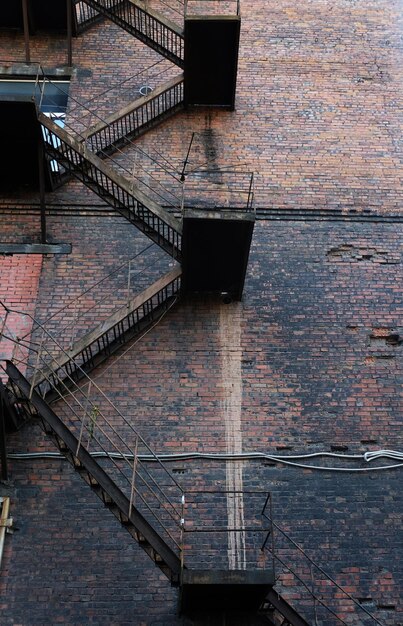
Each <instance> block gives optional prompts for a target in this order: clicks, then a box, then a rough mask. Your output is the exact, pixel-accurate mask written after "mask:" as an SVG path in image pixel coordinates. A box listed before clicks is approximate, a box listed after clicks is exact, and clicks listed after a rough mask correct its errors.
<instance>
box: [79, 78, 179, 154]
mask: <svg viewBox="0 0 403 626" xmlns="http://www.w3.org/2000/svg"><path fill="white" fill-rule="evenodd" d="M183 87H184V81H183V76H178V77H177V78H175V79H173V80H171V81H169V82H168V83H166V84H164V85H161V87H159V88H158V89H157V90H156V92H155V93H152V92H151V94H150V95H148V96H145V97H144V98H141V99H139V100H137V101H135V102H134V103H133V104H132V105H130V106H129V107H126V109H124V110H122V111H120V112H119V113H118V114H116V115H113V116H111V117H110V118H109V119H108V120H107V121H106V123H102V122H101V123H99V124H97V125H96V126H95V127H93V128H92V129H91V128H90V129H88V130H87V131H86V132H85V135H86V137H87V141H86V143H87V145H88V146H89V147H90V148H91V150H93V151H94V152H97V153H99V152H101V153H103V154H105V153H106V152H109V151H110V150H112V151H114V150H115V149H116V147H118V146H119V147H120V146H124V145H127V144H128V143H129V141H128V140H131V139H133V138H135V137H137V136H138V135H140V134H141V133H143V132H144V131H146V130H148V129H149V128H151V127H152V126H153V125H154V124H155V123H158V122H159V121H160V120H161V119H163V118H165V117H166V116H167V115H168V114H172V113H174V112H175V111H177V110H179V109H180V108H182V107H183V104H184V95H183V91H184V89H183Z"/></svg>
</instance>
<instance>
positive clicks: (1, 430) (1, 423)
mask: <svg viewBox="0 0 403 626" xmlns="http://www.w3.org/2000/svg"><path fill="white" fill-rule="evenodd" d="M5 421H6V407H5V404H4V401H3V396H2V395H0V456H1V480H8V470H7V449H6V424H5Z"/></svg>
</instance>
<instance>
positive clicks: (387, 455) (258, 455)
mask: <svg viewBox="0 0 403 626" xmlns="http://www.w3.org/2000/svg"><path fill="white" fill-rule="evenodd" d="M92 456H93V457H94V458H104V457H106V456H111V457H113V458H114V459H119V458H123V455H121V454H119V453H110V455H107V454H106V453H104V452H94V453H92ZM316 457H331V458H337V459H341V460H348V459H354V460H355V461H366V462H367V463H370V462H371V461H375V460H379V459H393V460H394V461H401V463H396V464H394V465H380V466H378V467H362V468H354V467H331V466H329V467H326V466H318V465H309V464H308V463H298V462H296V461H297V460H298V459H311V458H316ZM8 458H9V459H13V460H28V459H59V458H64V457H63V455H62V454H61V453H60V452H23V453H10V454H8ZM125 458H128V455H125ZM138 458H139V459H140V460H141V461H150V462H152V461H157V460H158V461H192V460H195V459H201V460H210V461H240V460H241V461H242V460H243V461H250V460H259V459H260V460H269V461H274V462H276V463H280V464H284V465H291V466H295V467H300V468H303V469H312V470H322V471H327V472H370V471H372V472H374V471H379V470H385V469H395V468H398V467H403V452H398V451H396V450H374V451H370V452H365V453H364V454H337V453H335V452H313V453H310V454H297V455H274V454H266V453H264V452H242V453H238V454H205V453H203V452H182V453H177V454H175V453H173V454H157V455H156V456H155V457H154V456H151V455H147V454H143V455H138Z"/></svg>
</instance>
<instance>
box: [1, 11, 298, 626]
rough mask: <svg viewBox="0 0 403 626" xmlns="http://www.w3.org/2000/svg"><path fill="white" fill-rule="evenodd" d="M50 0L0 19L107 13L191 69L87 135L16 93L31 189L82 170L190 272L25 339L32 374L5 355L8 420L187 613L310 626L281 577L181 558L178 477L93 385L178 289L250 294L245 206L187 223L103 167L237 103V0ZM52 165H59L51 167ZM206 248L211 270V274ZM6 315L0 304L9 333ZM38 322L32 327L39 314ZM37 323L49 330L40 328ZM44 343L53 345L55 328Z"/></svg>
mask: <svg viewBox="0 0 403 626" xmlns="http://www.w3.org/2000/svg"><path fill="white" fill-rule="evenodd" d="M49 2H50V0H49ZM9 4H10V3H8V5H7V6H9ZM42 4H43V5H46V2H44V3H42ZM50 4H51V6H50V5H49V7H48V11H47V12H46V11H45V12H44V13H43V12H41V11H40V10H39V9H38V3H35V2H34V0H22V4H21V10H20V9H19V8H18V7H17V8H16V10H15V11H12V10H11V9H8V8H7V9H6V8H5V7H3V8H2V9H0V25H1V24H2V25H9V26H11V27H13V28H14V27H15V26H16V25H17V26H20V27H21V28H23V29H24V32H25V34H26V43H27V37H28V36H29V32H32V31H33V29H34V28H35V27H36V25H38V26H39V27H43V26H44V24H45V26H46V24H47V25H48V26H49V22H50V23H51V26H52V27H55V28H60V26H62V27H63V28H66V29H67V32H68V33H70V35H71V33H72V32H73V31H74V33H75V34H78V33H79V32H81V31H83V30H84V29H85V28H86V27H89V26H91V24H93V23H94V22H96V21H97V20H99V19H100V18H101V17H105V18H108V19H110V20H111V21H113V22H114V23H115V24H117V25H118V26H120V27H121V28H123V29H124V30H126V31H127V32H129V33H130V34H131V35H133V36H135V37H136V38H138V39H139V40H140V41H142V42H143V43H145V44H146V45H148V46H150V47H151V48H152V49H153V50H155V51H157V52H158V53H159V54H161V55H162V56H163V57H165V58H166V59H168V60H169V61H171V62H173V63H174V64H176V65H177V66H179V67H180V68H182V69H184V77H183V76H179V77H177V78H175V79H173V80H171V81H169V82H168V83H166V84H164V85H162V86H161V88H160V89H159V90H157V91H156V92H154V93H152V94H149V95H145V96H144V97H143V98H141V99H139V101H137V102H135V103H134V104H133V105H130V106H128V107H126V108H125V109H122V110H121V111H119V112H118V113H116V114H115V115H113V116H111V117H110V118H108V119H107V120H101V121H100V122H99V123H97V124H96V125H95V126H93V127H91V128H89V129H87V132H86V134H85V137H78V136H75V135H74V134H73V133H71V132H68V131H67V130H66V129H62V128H60V127H59V126H58V125H57V124H56V123H55V122H54V121H52V119H50V118H49V117H47V116H45V115H44V114H43V113H42V112H40V111H39V110H38V107H37V105H36V103H35V101H31V100H26V99H25V100H24V99H22V100H21V101H20V102H19V103H18V106H19V112H18V115H19V117H20V119H23V120H25V126H24V124H23V125H22V127H24V128H25V129H26V128H29V129H30V133H29V136H28V138H27V136H26V133H25V132H23V133H21V136H20V137H19V138H18V140H19V141H20V144H21V145H20V148H19V150H18V152H19V153H20V154H21V152H24V147H23V144H24V142H25V148H26V155H27V158H26V161H25V163H24V164H23V168H26V170H27V171H28V170H30V171H32V170H33V169H34V170H35V172H37V174H36V175H35V176H34V177H33V178H31V179H27V185H28V186H31V187H32V186H33V187H34V188H37V187H38V184H39V188H40V193H41V196H43V195H44V190H45V187H48V188H52V187H54V186H55V185H57V184H59V183H61V182H63V180H61V179H60V177H61V174H62V178H63V177H64V179H66V178H67V177H68V176H74V177H75V178H77V179H79V180H80V181H81V182H82V183H83V184H84V185H86V186H87V187H88V188H89V189H91V190H92V191H93V192H94V193H95V194H97V195H98V196H99V197H100V198H102V199H103V200H104V201H105V202H106V203H107V204H109V205H110V206H111V207H112V208H113V209H114V210H116V211H117V212H118V213H119V214H120V215H122V216H123V217H124V218H126V219H127V220H128V221H129V222H130V223H131V224H133V225H134V226H136V227H137V228H138V229H139V230H140V231H141V232H142V233H143V234H145V235H146V236H147V237H149V238H150V239H151V240H152V241H153V242H155V243H156V244H157V245H158V246H160V247H161V248H162V249H163V250H164V251H165V252H166V253H168V254H169V255H170V256H171V257H172V258H173V259H175V260H176V261H178V262H182V264H183V281H182V283H181V275H182V270H181V268H180V267H177V268H175V269H174V270H173V271H172V272H170V273H169V274H167V275H166V276H164V277H163V278H161V279H160V280H158V281H157V282H156V283H155V284H154V285H152V287H150V288H149V289H148V290H146V291H145V292H143V293H142V294H139V295H138V296H136V297H135V298H134V299H133V300H132V301H131V302H130V303H129V305H128V306H125V307H123V308H121V309H119V310H118V311H115V312H114V314H113V315H112V316H110V317H109V318H108V319H107V320H106V321H105V322H103V323H102V324H101V325H100V326H99V327H98V328H96V329H95V330H93V331H91V332H89V333H88V334H87V335H85V336H84V337H83V338H81V340H80V341H79V342H77V343H76V344H75V345H73V346H72V347H71V349H70V350H68V351H66V350H63V349H61V350H60V351H59V353H58V354H56V355H55V353H54V351H53V352H52V351H48V353H47V358H45V359H44V357H43V355H44V351H45V352H46V350H47V348H46V346H44V345H42V343H41V345H40V347H39V349H38V347H37V348H36V349H35V350H33V348H32V346H30V345H29V342H28V343H27V344H23V345H20V346H19V347H20V349H21V350H22V352H23V353H24V351H25V356H24V357H21V358H20V359H16V362H18V363H21V364H22V365H23V366H24V367H26V368H27V372H28V375H25V374H23V372H22V371H21V369H20V368H19V367H17V366H16V362H12V361H10V360H8V361H6V363H5V366H4V367H3V370H4V372H5V373H6V375H7V377H8V385H7V388H5V387H4V386H3V385H1V388H0V392H1V415H2V424H5V425H6V426H7V428H8V429H9V430H13V429H17V428H19V427H20V426H21V425H22V424H24V423H25V422H26V421H27V420H28V419H30V418H31V417H32V416H35V417H36V418H39V420H40V422H41V424H42V426H43V429H44V431H45V433H46V434H47V435H48V436H49V437H50V438H51V440H52V441H53V442H54V443H55V445H56V446H57V447H58V449H59V450H60V452H61V453H62V454H63V455H64V457H65V458H66V459H67V460H68V461H69V462H70V463H71V465H72V466H73V467H74V469H75V471H77V472H78V474H79V475H80V476H81V478H82V479H83V480H84V481H85V482H86V483H87V484H88V485H89V486H90V487H91V489H92V490H93V491H94V492H95V493H96V494H97V495H98V497H99V498H100V499H101V500H102V501H103V503H104V504H105V506H106V507H107V508H108V509H109V510H110V511H111V512H112V513H113V514H114V515H115V517H116V518H117V519H118V520H119V521H120V523H121V524H122V525H123V526H124V527H125V528H126V529H127V530H128V532H129V533H130V535H131V536H132V537H133V538H134V539H135V540H136V541H137V543H138V544H139V545H140V547H142V548H143V549H144V550H145V551H146V553H147V554H148V555H149V556H150V557H151V559H152V560H153V562H154V563H155V564H156V565H157V566H158V567H159V568H160V569H161V570H162V571H163V572H164V573H165V574H166V576H167V577H168V579H169V580H170V582H171V583H172V584H173V585H175V586H180V587H181V606H182V610H183V611H184V612H186V611H188V610H190V606H191V607H192V608H193V609H206V608H207V609H208V608H209V607H208V602H209V600H208V598H209V597H213V598H215V600H214V603H213V605H212V606H211V607H210V608H211V609H212V610H227V609H229V608H231V607H233V606H234V603H236V602H238V603H239V602H240V598H242V600H241V601H242V608H243V609H244V610H249V611H251V610H255V611H256V610H258V609H259V607H261V605H262V603H263V602H265V603H266V606H267V607H268V610H269V613H270V612H271V613H270V615H274V613H276V614H277V615H280V616H282V617H281V619H282V620H283V621H282V622H281V623H282V624H284V625H286V624H289V625H291V626H307V622H306V621H305V620H304V619H303V618H302V617H301V616H299V615H298V614H297V612H296V611H294V610H293V609H292V608H291V607H290V606H289V605H288V604H287V602H286V601H285V600H284V599H282V598H281V597H280V596H279V595H278V594H277V593H275V592H274V591H273V585H274V582H275V581H274V575H273V571H272V569H271V568H268V569H261V570H259V569H245V570H237V571H228V570H225V569H224V570H212V571H205V570H195V569H193V568H192V567H189V566H191V565H192V563H191V562H190V563H189V562H186V560H185V554H184V532H185V529H184V505H185V498H184V494H183V492H182V490H181V487H180V485H179V484H178V483H177V482H176V481H175V479H173V478H172V476H171V475H169V472H167V470H166V468H165V467H164V466H163V465H162V464H161V463H160V462H159V459H158V458H157V457H156V456H155V455H154V453H153V452H152V451H151V450H150V448H149V447H148V446H147V444H146V442H144V440H142V438H141V437H140V436H139V434H138V433H137V432H135V431H134V430H133V427H132V426H131V425H130V424H129V423H128V421H127V419H125V418H124V416H122V414H121V413H120V412H119V411H118V410H117V409H116V408H115V407H113V410H114V411H117V413H118V415H119V418H120V419H121V421H122V424H123V425H124V429H128V431H127V432H129V431H130V434H131V437H132V440H133V441H134V444H132V445H131V446H129V445H128V444H127V441H125V432H124V429H123V431H122V433H120V432H118V431H117V430H116V428H115V427H114V425H113V421H111V420H109V419H108V417H107V416H105V415H103V414H102V412H101V411H100V409H99V405H98V402H99V401H100V399H103V400H105V398H106V396H105V395H104V394H103V392H102V391H101V390H100V389H99V388H98V387H96V389H94V384H93V382H92V379H91V378H90V377H89V373H90V372H91V371H92V370H93V369H94V368H95V367H97V366H98V365H99V364H101V363H102V362H104V361H105V360H106V359H107V358H108V357H109V356H110V355H111V354H112V353H114V352H115V351H116V350H117V349H119V348H120V347H121V346H122V345H123V344H124V343H125V342H127V341H130V340H132V339H133V338H134V337H136V336H141V334H142V333H143V332H144V331H145V330H146V329H148V328H150V327H151V325H152V324H153V323H154V322H155V321H156V320H157V319H159V317H161V315H162V314H163V313H164V312H165V311H166V310H167V309H168V308H170V306H171V304H172V303H173V302H175V301H176V299H177V298H178V296H179V294H180V291H191V292H194V291H196V292H214V293H221V294H225V295H226V296H227V297H230V298H234V299H240V298H241V296H242V289H243V283H244V278H245V273H246V266H247V260H248V254H249V247H250V243H251V237H252V232H253V225H254V217H253V214H252V213H251V212H250V211H249V210H245V212H242V211H241V212H239V211H238V212H235V211H234V212H231V210H229V211H228V212H227V213H223V212H221V211H219V210H218V209H217V210H213V211H207V212H204V213H203V212H202V211H200V210H192V208H191V207H186V210H185V207H183V209H184V210H183V215H182V219H181V220H179V219H178V218H176V217H174V216H173V215H172V214H171V213H169V212H168V211H167V210H166V209H165V208H164V207H163V206H161V205H160V204H158V203H157V202H156V201H155V200H153V199H152V198H151V197H149V196H148V195H146V194H145V193H144V192H142V191H141V190H140V189H139V188H137V187H136V186H134V185H133V183H132V182H131V181H129V180H128V179H127V178H126V177H125V176H124V175H122V174H121V173H119V172H117V171H116V170H115V169H114V168H113V167H112V166H111V165H110V164H109V163H107V162H105V158H107V157H108V156H109V155H110V154H111V153H112V152H113V151H114V150H116V149H117V148H121V147H124V146H125V145H126V144H127V143H128V141H130V140H132V139H133V138H135V137H137V136H138V135H139V134H141V133H142V132H145V131H146V130H147V129H148V128H150V127H151V126H153V125H155V124H156V123H159V122H160V121H162V120H164V119H165V118H166V116H167V115H169V114H172V113H173V112H176V111H177V110H179V109H180V108H182V107H183V106H198V105H202V106H220V107H225V108H228V109H233V108H234V103H235V86H236V73H237V60H238V46H239V32H240V14H239V3H238V2H237V3H236V10H235V12H234V14H233V15H230V16H219V15H218V16H217V15H215V16H211V15H192V14H191V13H190V12H189V10H188V2H186V3H185V10H184V28H181V27H179V26H177V25H176V24H174V23H172V22H171V21H169V20H168V19H166V18H165V17H164V16H163V15H161V14H159V13H157V12H155V11H153V10H151V9H150V8H149V7H148V3H147V2H145V3H144V2H141V1H139V0H85V2H77V1H76V0H74V1H73V0H57V2H56V0H52V2H51V3H50ZM189 4H190V3H189ZM83 6H85V7H86V9H85V10H84V11H83ZM14 8H15V7H14ZM66 8H67V13H66ZM42 9H46V7H44V6H42ZM45 15H46V16H47V17H46V20H48V22H46V20H45V17H44V16H45ZM52 16H53V17H54V23H52ZM43 20H45V22H46V23H45V22H44V21H43ZM26 49H27V50H28V48H27V47H26ZM0 107H2V109H3V113H4V112H6V116H5V117H6V120H5V121H6V123H9V121H10V119H9V116H12V115H13V114H12V113H10V111H11V108H10V102H9V101H7V99H6V100H5V101H3V102H2V103H0ZM3 118H4V115H3ZM24 134H25V136H24ZM55 162H56V163H57V164H58V166H57V168H56V170H55V168H53V167H52V163H55ZM38 172H39V173H38ZM42 199H43V198H42ZM248 204H249V199H248ZM247 208H248V207H247ZM224 240H226V244H225V245H224V244H223V242H224ZM211 257H212V258H213V265H214V264H216V268H217V271H216V272H214V271H213V272H212V266H211ZM208 260H209V261H210V263H208V262H207V261H208ZM235 260H237V262H235ZM213 269H214V267H213ZM7 314H8V310H7V309H6V308H5V313H4V318H5V319H4V324H3V330H4V329H5V328H6V318H7ZM34 322H35V324H36V320H34ZM42 330H43V334H44V335H46V334H47V333H46V328H43V329H42ZM48 339H50V340H52V341H53V339H52V338H51V337H50V335H49V336H48ZM45 344H46V342H45ZM32 359H33V360H34V361H35V365H34V366H33V365H32ZM78 383H80V384H78ZM94 396H95V397H94ZM97 396H98V400H97ZM54 400H59V401H60V402H61V404H62V413H61V415H58V414H56V412H55V411H54V410H53V409H52V408H51V406H50V403H51V402H53V401H54ZM63 403H64V404H63ZM110 448H112V450H113V453H111V452H110ZM142 448H143V452H144V450H145V451H146V456H147V455H148V458H150V457H151V458H152V459H153V460H154V461H155V463H156V466H157V468H158V471H159V472H160V474H158V472H157V473H156V474H155V475H154V474H150V472H149V471H148V470H147V469H146V467H145V465H144V464H142V462H141V453H140V452H141V449H142ZM97 454H98V455H101V456H102V455H105V458H107V459H108V461H109V462H110V464H109V465H108V467H106V466H105V465H104V464H103V463H102V462H101V461H100V460H98V458H97V456H96V455H97ZM3 456H4V455H2V459H3ZM161 474H162V475H163V476H164V477H165V479H166V476H167V475H169V480H170V481H171V483H170V486H169V488H168V493H166V492H163V490H162V489H161V487H160V482H161ZM150 498H151V500H150ZM150 501H151V502H152V503H150ZM230 530H231V529H230ZM212 591H213V593H211V592H212ZM269 621H270V620H269ZM272 623H277V622H274V621H272Z"/></svg>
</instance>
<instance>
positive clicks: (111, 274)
mask: <svg viewBox="0 0 403 626" xmlns="http://www.w3.org/2000/svg"><path fill="white" fill-rule="evenodd" d="M155 245H156V244H155V243H154V242H153V243H150V244H149V245H148V246H146V247H145V248H143V250H140V252H138V253H137V254H136V255H135V256H134V257H132V258H131V259H129V261H125V263H122V265H119V267H117V268H116V269H114V270H112V272H110V273H109V274H106V276H104V277H103V278H101V279H100V280H99V281H98V282H96V283H94V284H93V285H91V287H89V288H88V289H86V290H85V291H83V292H82V293H80V294H79V295H78V296H77V297H76V298H73V299H72V300H70V301H69V303H68V304H66V305H65V306H63V307H61V308H60V309H57V311H56V312H55V313H52V315H49V317H46V318H45V319H44V320H43V321H42V322H41V324H46V323H47V322H48V321H49V320H51V319H53V318H54V317H55V316H56V315H58V314H59V313H61V312H62V311H64V310H65V309H67V308H68V307H69V306H70V305H71V304H73V303H74V302H76V301H77V300H79V299H80V298H82V297H83V296H85V295H87V293H89V292H90V291H92V289H95V287H98V285H100V284H101V283H102V282H104V281H105V280H106V279H107V278H110V277H111V276H113V275H114V274H116V272H118V271H119V270H121V269H122V268H123V267H125V266H126V265H127V264H128V263H130V262H131V261H134V260H135V259H137V258H138V257H139V256H140V255H141V254H144V253H145V252H147V250H149V249H150V248H152V247H153V246H155ZM35 330H36V328H35V329H32V330H30V331H29V332H28V333H26V334H25V335H23V336H22V337H21V339H25V337H27V336H28V335H30V334H31V333H32V332H35Z"/></svg>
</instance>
